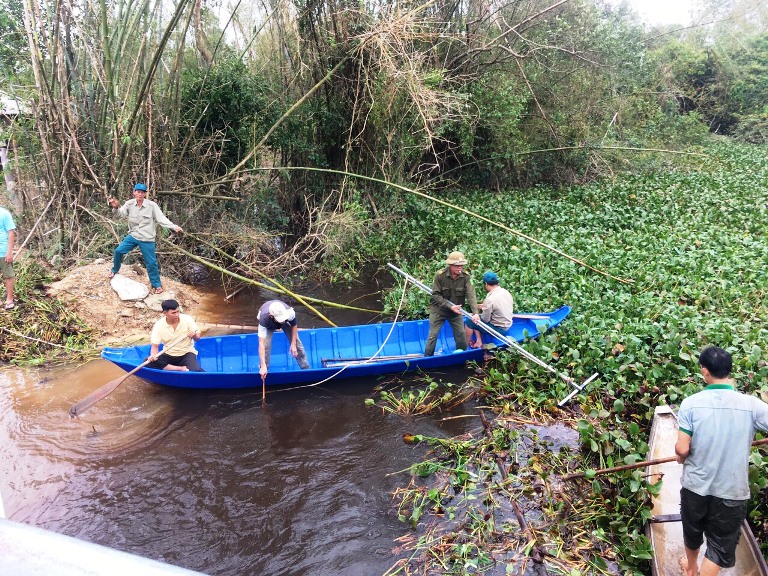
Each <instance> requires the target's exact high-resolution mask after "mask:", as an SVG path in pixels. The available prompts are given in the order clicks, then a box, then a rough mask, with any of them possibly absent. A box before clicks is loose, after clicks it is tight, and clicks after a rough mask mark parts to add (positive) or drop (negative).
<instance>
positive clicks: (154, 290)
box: [152, 286, 165, 294]
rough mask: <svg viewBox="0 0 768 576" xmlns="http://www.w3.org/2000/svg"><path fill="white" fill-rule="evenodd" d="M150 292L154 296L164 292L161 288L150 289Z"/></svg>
mask: <svg viewBox="0 0 768 576" xmlns="http://www.w3.org/2000/svg"><path fill="white" fill-rule="evenodd" d="M152 292H153V293H154V294H162V293H163V292H165V290H163V287H162V286H158V287H157V288H152Z"/></svg>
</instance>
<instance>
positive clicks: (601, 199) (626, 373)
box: [363, 140, 768, 571]
mask: <svg viewBox="0 0 768 576" xmlns="http://www.w3.org/2000/svg"><path fill="white" fill-rule="evenodd" d="M701 152H702V154H704V155H705V156H702V157H699V158H697V159H696V160H695V161H692V163H691V164H690V165H689V167H688V168H682V167H681V168H679V169H676V170H669V171H665V172H657V173H650V172H647V173H638V174H625V175H622V176H619V177H617V178H615V179H611V180H608V179H605V180H600V181H595V182H592V183H590V184H587V185H583V186H571V187H564V188H556V187H546V186H539V187H535V188H532V189H529V190H525V191H510V192H507V193H491V192H488V191H476V192H473V193H471V194H456V195H453V196H450V197H449V199H450V200H451V201H452V202H454V203H456V204H458V205H460V206H462V207H465V208H467V209H470V210H473V211H475V212H479V213H481V214H483V215H485V216H486V217H489V218H491V219H492V220H494V221H496V222H499V223H503V224H505V225H507V226H509V227H511V228H514V229H517V230H520V231H521V232H524V233H525V234H528V235H530V236H532V237H534V238H536V239H538V240H541V241H544V242H546V243H548V244H550V245H552V246H555V247H557V248H558V249H560V250H562V251H564V252H566V253H568V254H570V255H572V256H575V257H577V258H579V259H582V260H584V261H586V262H587V263H589V264H590V265H592V266H595V267H597V268H599V269H601V270H604V271H606V272H608V273H610V274H612V275H615V276H618V277H621V278H631V279H632V280H633V281H634V282H633V283H632V284H622V283H620V282H617V281H615V280H611V279H610V278H607V277H605V276H601V275H599V274H596V273H594V272H591V271H589V270H587V269H584V268H583V267H580V266H578V265H576V264H574V263H573V262H571V261H569V260H567V259H565V258H562V257H560V256H558V255H555V254H554V253H552V252H550V251H548V250H546V249H543V248H541V247H538V246H534V245H531V244H530V243H528V242H527V241H526V240H524V239H522V238H519V237H515V236H512V235H510V234H509V233H505V232H503V231H501V230H499V229H498V228H495V227H493V226H491V225H489V224H486V223H483V222H479V221H476V220H473V219H472V218H471V217H469V216H467V215H465V214H462V213H459V212H456V211H455V210H450V209H447V208H444V207H442V206H435V205H432V204H429V203H427V202H426V201H424V200H421V199H417V198H407V199H404V201H403V207H402V210H403V214H402V216H403V217H402V218H399V219H397V220H394V221H393V222H392V223H391V225H390V226H389V228H388V229H387V230H386V231H385V232H384V234H382V235H381V236H377V237H371V238H369V239H368V240H367V241H366V242H364V246H363V249H364V251H367V252H369V253H370V254H371V255H372V256H373V254H377V255H378V257H379V258H382V259H383V258H386V259H389V260H391V261H394V262H395V263H397V265H398V266H400V267H403V268H404V269H406V270H408V271H409V272H410V273H411V274H413V275H414V276H416V277H419V278H421V279H422V280H426V281H427V282H428V281H429V279H430V278H431V277H432V276H433V274H434V272H435V271H436V270H438V269H440V268H442V267H443V266H444V264H443V260H444V259H445V256H446V255H447V254H448V252H450V251H451V250H454V249H458V250H462V251H463V252H464V253H465V255H466V256H467V258H468V260H469V268H470V270H471V273H472V275H473V277H474V278H475V282H476V284H477V286H476V288H477V289H478V291H481V290H482V286H481V282H480V277H481V275H482V272H484V271H485V270H488V269H490V270H494V271H496V272H497V273H498V274H499V276H500V278H501V283H502V285H504V286H505V287H507V288H508V289H509V290H510V291H511V292H512V294H513V296H514V297H515V305H516V309H517V310H518V311H521V312H535V311H541V310H550V309H554V308H556V307H558V306H560V305H562V304H568V305H570V306H571V307H572V308H573V312H572V314H571V316H570V317H569V318H568V319H567V320H566V322H565V323H564V324H563V325H561V326H560V327H558V329H557V330H555V331H554V332H552V333H550V334H548V335H546V336H545V337H542V338H540V339H539V340H538V341H536V342H528V343H527V344H526V348H527V349H528V350H529V351H530V352H532V353H533V354H535V355H537V356H538V357H539V358H542V359H544V360H546V361H548V362H549V363H550V364H551V365H552V366H553V367H554V368H556V369H557V370H559V371H561V372H566V373H568V374H570V375H571V376H572V377H573V378H575V379H576V380H577V381H582V380H584V379H586V378H587V377H588V376H589V375H591V374H592V373H593V372H599V373H600V375H601V376H600V378H599V380H598V381H597V382H596V383H594V384H591V385H590V387H589V388H588V392H586V393H583V394H581V395H579V396H578V397H577V400H576V401H574V403H575V406H574V408H576V409H577V413H583V414H584V415H585V417H586V419H585V420H584V421H583V425H580V427H579V429H580V433H581V436H582V451H583V457H584V458H585V463H586V465H587V466H593V467H595V468H598V467H609V466H614V465H620V464H624V463H632V462H635V461H639V460H643V459H645V456H646V453H647V444H646V441H647V438H648V432H649V427H650V422H651V419H652V417H653V410H654V407H655V406H657V405H661V404H670V405H672V406H676V405H679V403H680V402H681V401H682V399H683V398H684V397H686V396H688V395H690V394H692V393H694V392H696V391H698V390H700V389H701V385H702V383H703V381H702V380H701V378H700V376H699V371H698V366H697V361H696V358H697V355H698V351H699V350H700V349H701V348H703V347H704V346H706V345H708V344H715V345H718V346H722V347H724V348H726V349H727V350H729V351H730V352H731V353H732V355H733V357H734V372H735V378H736V380H737V383H738V386H739V388H740V389H741V390H743V391H745V392H747V393H755V394H757V393H768V293H767V292H768V269H766V267H765V265H764V264H765V262H766V261H768V231H767V230H766V226H765V225H764V222H765V218H766V215H767V212H768V154H767V153H766V152H768V150H766V148H765V147H762V146H749V145H737V144H734V143H732V142H728V141H727V140H719V141H713V142H711V143H710V145H708V146H707V147H705V148H702V149H701ZM400 291H401V290H400V288H397V287H395V288H393V289H392V291H391V292H390V293H389V294H388V296H387V298H386V302H387V303H388V306H389V309H390V310H392V309H393V308H394V306H396V305H397V303H398V301H399V294H400ZM413 292H414V293H413V294H411V295H410V296H411V299H410V300H409V301H408V302H407V303H406V307H407V308H406V310H405V312H406V313H408V314H410V315H413V316H422V315H424V313H425V309H426V306H427V300H426V296H423V295H422V294H420V293H418V292H416V291H413ZM479 293H482V292H479ZM486 385H487V387H488V390H489V391H490V392H489V393H490V394H492V395H493V394H497V395H498V396H499V397H501V398H507V399H508V398H510V397H512V398H514V397H516V398H517V404H516V405H514V406H509V400H504V401H500V402H499V406H500V407H502V408H501V409H502V414H504V413H505V412H504V410H505V408H503V407H504V406H505V405H506V406H507V408H506V410H510V411H511V412H512V413H514V411H515V410H522V411H523V412H524V411H525V410H526V409H529V408H530V407H531V406H537V407H539V408H541V409H547V407H549V408H548V409H554V406H555V404H556V403H557V401H558V400H559V399H561V398H563V397H565V396H566V395H567V394H568V392H569V389H568V387H567V385H566V384H565V383H563V382H562V381H560V380H559V379H557V378H555V377H554V376H552V375H551V374H549V373H547V372H544V371H542V370H541V369H540V368H538V367H536V366H535V365H532V364H529V363H528V362H526V361H525V360H522V359H519V358H516V357H515V355H514V354H513V353H510V354H508V355H506V356H504V359H503V361H502V366H501V367H500V368H499V370H498V371H496V370H493V371H492V372H491V374H490V376H489V378H488V379H487V380H486ZM767 463H768V459H767V458H764V457H762V456H760V455H759V454H757V453H755V456H754V458H753V467H752V470H751V477H752V480H753V486H752V487H753V494H754V496H755V499H754V501H753V506H754V510H753V512H752V517H753V522H754V524H755V526H756V527H757V529H758V530H759V531H761V530H763V528H762V526H763V522H764V520H763V518H765V517H766V516H765V515H766V513H768V498H766V495H765V492H764V491H763V488H764V487H765V485H766V480H765V472H766V464H767ZM629 479H632V482H629ZM612 483H613V486H612V487H611V486H608V487H605V486H604V487H602V488H600V489H599V490H600V491H602V490H609V491H610V490H616V491H617V492H616V494H615V496H616V497H617V498H619V502H621V501H624V508H623V510H622V511H621V512H620V513H619V512H618V511H617V510H616V509H614V510H611V511H610V513H608V512H606V515H605V516H601V514H599V513H595V518H593V519H592V521H594V522H595V526H596V527H598V528H600V529H602V530H604V531H605V533H606V535H607V536H608V537H610V538H612V539H613V540H615V541H616V542H617V543H618V544H617V545H618V546H619V548H618V550H619V556H620V557H621V563H622V565H624V566H625V568H627V569H633V570H635V569H636V570H640V571H642V570H643V566H644V564H643V562H644V559H645V558H647V553H648V545H647V542H645V543H644V542H643V541H642V540H643V538H644V536H641V535H642V526H643V523H644V522H645V519H646V518H647V516H648V514H649V510H648V509H647V507H646V506H647V504H646V501H645V497H644V494H645V492H643V490H645V488H643V483H642V475H641V474H639V473H637V472H635V473H627V474H626V477H619V478H617V479H614V480H613V481H612ZM630 486H632V487H633V488H631V489H630ZM604 500H605V498H603V501H604ZM611 514H613V515H614V516H615V517H616V518H619V519H622V520H621V521H620V522H617V523H616V524H615V525H614V524H612V523H610V522H608V520H605V521H604V519H606V518H609V517H610V516H611ZM633 534H634V535H633ZM758 538H760V537H758Z"/></svg>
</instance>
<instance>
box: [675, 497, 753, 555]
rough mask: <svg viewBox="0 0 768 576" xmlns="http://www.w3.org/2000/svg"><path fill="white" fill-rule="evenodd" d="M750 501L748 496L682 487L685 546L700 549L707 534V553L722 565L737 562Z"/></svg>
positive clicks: (681, 503)
mask: <svg viewBox="0 0 768 576" xmlns="http://www.w3.org/2000/svg"><path fill="white" fill-rule="evenodd" d="M748 503H749V500H725V499H723V498H718V497H717V496H699V495H698V494H696V493H695V492H691V491H690V490H688V489H686V488H682V489H681V490H680V516H681V518H682V521H683V541H684V542H685V547H686V548H688V549H690V550H698V549H699V548H700V547H701V544H702V543H703V542H704V536H706V537H707V551H706V553H705V554H704V556H705V557H707V558H709V559H710V560H711V561H712V562H714V563H715V564H717V565H718V566H720V567H721V568H730V567H731V566H733V565H734V564H736V545H737V544H738V543H739V536H740V535H741V524H742V523H743V522H744V519H745V518H746V517H747V505H748Z"/></svg>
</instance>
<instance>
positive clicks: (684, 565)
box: [680, 556, 696, 576]
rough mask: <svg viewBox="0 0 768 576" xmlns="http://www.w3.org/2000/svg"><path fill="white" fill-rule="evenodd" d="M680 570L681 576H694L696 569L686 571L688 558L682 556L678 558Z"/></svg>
mask: <svg viewBox="0 0 768 576" xmlns="http://www.w3.org/2000/svg"><path fill="white" fill-rule="evenodd" d="M680 569H681V570H682V571H683V576H696V567H695V566H694V569H693V570H692V571H689V570H688V558H686V557H685V556H682V557H681V558H680Z"/></svg>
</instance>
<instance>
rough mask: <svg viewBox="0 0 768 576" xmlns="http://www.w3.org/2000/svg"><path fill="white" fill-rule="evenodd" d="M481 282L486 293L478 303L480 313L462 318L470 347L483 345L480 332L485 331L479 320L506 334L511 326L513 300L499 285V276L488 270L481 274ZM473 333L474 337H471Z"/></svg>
mask: <svg viewBox="0 0 768 576" xmlns="http://www.w3.org/2000/svg"><path fill="white" fill-rule="evenodd" d="M483 282H484V283H485V289H486V291H487V292H488V295H487V296H486V297H485V300H483V302H482V304H479V305H478V308H480V310H481V314H475V315H474V316H472V320H469V319H466V318H465V319H464V331H465V332H466V335H467V343H468V344H469V346H470V348H480V347H481V346H482V345H483V337H482V333H483V332H485V331H484V330H483V329H482V328H481V327H480V326H479V324H478V323H479V322H480V321H481V320H482V321H483V322H484V323H485V324H489V325H490V326H491V328H493V329H495V330H496V331H497V332H501V333H502V334H506V333H507V331H508V330H509V329H510V328H511V327H512V314H513V312H514V302H513V301H512V295H511V294H510V293H509V291H508V290H506V289H505V288H502V287H501V286H499V277H498V275H497V274H496V272H491V271H490V270H489V271H488V272H486V273H485V274H483ZM473 335H474V339H473Z"/></svg>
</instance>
